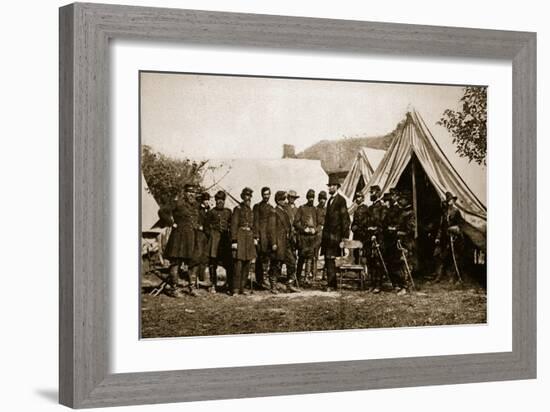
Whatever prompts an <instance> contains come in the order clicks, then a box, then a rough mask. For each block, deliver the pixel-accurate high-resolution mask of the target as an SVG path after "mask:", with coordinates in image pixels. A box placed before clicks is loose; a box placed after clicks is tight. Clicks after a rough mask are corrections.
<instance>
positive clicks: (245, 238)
mask: <svg viewBox="0 0 550 412" xmlns="http://www.w3.org/2000/svg"><path fill="white" fill-rule="evenodd" d="M241 199H242V202H241V203H240V204H239V205H238V206H236V207H235V209H233V215H232V216H231V240H232V242H233V243H232V245H231V249H232V250H233V257H234V261H235V272H234V275H233V285H232V288H233V295H235V294H237V293H239V294H244V285H245V283H246V280H247V279H248V275H249V272H250V261H251V260H253V259H255V258H256V243H257V241H256V240H255V239H254V217H253V214H252V209H251V208H250V201H251V199H252V189H250V188H248V187H245V188H244V189H243V190H242V192H241Z"/></svg>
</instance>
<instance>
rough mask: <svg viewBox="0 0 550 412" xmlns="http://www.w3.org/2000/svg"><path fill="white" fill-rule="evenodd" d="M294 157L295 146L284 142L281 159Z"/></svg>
mask: <svg viewBox="0 0 550 412" xmlns="http://www.w3.org/2000/svg"><path fill="white" fill-rule="evenodd" d="M295 158H296V148H295V147H294V145H293V144H284V145H283V159H295Z"/></svg>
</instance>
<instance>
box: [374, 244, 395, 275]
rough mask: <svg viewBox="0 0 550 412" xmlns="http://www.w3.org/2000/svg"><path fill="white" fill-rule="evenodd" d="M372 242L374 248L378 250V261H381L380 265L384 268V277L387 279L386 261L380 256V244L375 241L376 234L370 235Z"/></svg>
mask: <svg viewBox="0 0 550 412" xmlns="http://www.w3.org/2000/svg"><path fill="white" fill-rule="evenodd" d="M371 240H372V243H373V244H374V248H375V249H376V251H377V252H378V257H379V258H380V263H382V267H383V268H384V272H385V273H386V278H387V279H389V277H390V274H389V273H388V268H387V267H386V262H384V258H383V257H382V252H381V251H380V245H379V244H378V242H377V241H376V236H374V235H373V236H372V238H371Z"/></svg>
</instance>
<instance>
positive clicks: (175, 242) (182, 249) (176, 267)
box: [159, 184, 200, 297]
mask: <svg viewBox="0 0 550 412" xmlns="http://www.w3.org/2000/svg"><path fill="white" fill-rule="evenodd" d="M159 217H160V219H161V221H162V222H163V223H164V224H165V225H167V226H171V227H172V230H171V232H170V237H169V238H168V242H167V244H166V248H165V250H164V256H165V257H166V258H167V259H169V260H170V276H169V282H168V283H169V284H170V286H171V289H170V291H169V292H168V293H169V294H170V295H171V296H174V297H179V296H181V294H180V293H179V288H178V279H179V271H180V269H181V268H182V266H184V265H185V266H187V267H188V266H189V264H190V263H191V260H192V259H193V257H194V254H195V247H196V241H195V234H196V230H197V229H198V228H199V226H200V224H199V208H198V204H197V201H196V200H195V187H194V186H193V185H191V184H187V185H185V186H184V192H183V193H182V194H181V195H180V196H178V197H177V198H176V199H175V201H174V202H173V203H172V204H169V205H166V206H163V207H162V208H161V209H160V210H159ZM189 275H190V279H189V280H190V281H189V293H191V294H192V295H194V294H195V292H194V283H195V282H194V279H192V278H191V277H192V276H191V271H189Z"/></svg>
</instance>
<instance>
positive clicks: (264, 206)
mask: <svg viewBox="0 0 550 412" xmlns="http://www.w3.org/2000/svg"><path fill="white" fill-rule="evenodd" d="M270 197H271V190H270V189H269V187H262V201H261V202H259V203H256V204H255V205H254V208H253V209H252V212H253V215H254V238H255V239H256V240H257V242H258V244H257V247H256V249H257V256H256V264H255V265H256V266H255V272H256V283H257V284H258V286H259V287H260V288H264V281H265V275H266V274H267V273H268V270H269V256H270V254H271V245H270V244H269V241H268V238H267V227H268V223H269V219H270V217H271V214H272V213H273V206H271V205H270V204H269V198H270Z"/></svg>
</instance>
